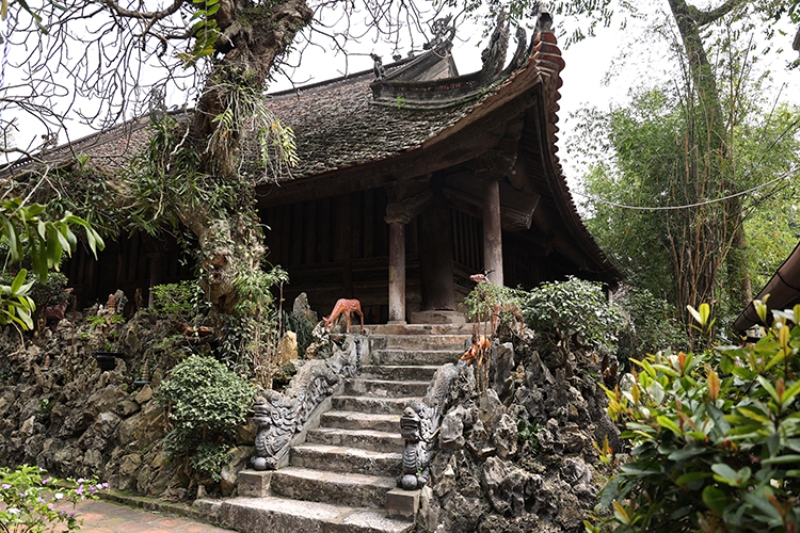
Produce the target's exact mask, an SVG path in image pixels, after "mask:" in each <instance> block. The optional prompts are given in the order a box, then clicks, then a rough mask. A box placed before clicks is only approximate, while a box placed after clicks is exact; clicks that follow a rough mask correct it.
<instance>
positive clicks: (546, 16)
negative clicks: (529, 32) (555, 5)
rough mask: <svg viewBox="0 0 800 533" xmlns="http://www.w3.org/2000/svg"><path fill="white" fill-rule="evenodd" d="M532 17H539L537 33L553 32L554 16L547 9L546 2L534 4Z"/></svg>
mask: <svg viewBox="0 0 800 533" xmlns="http://www.w3.org/2000/svg"><path fill="white" fill-rule="evenodd" d="M531 15H532V16H534V17H537V20H536V33H540V32H549V31H552V28H553V15H551V14H550V11H549V10H548V9H547V4H545V3H544V2H534V3H533V9H532V13H531Z"/></svg>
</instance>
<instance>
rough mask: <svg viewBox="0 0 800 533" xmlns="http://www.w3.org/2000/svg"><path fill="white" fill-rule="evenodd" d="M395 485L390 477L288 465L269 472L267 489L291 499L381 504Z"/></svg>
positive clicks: (363, 504) (361, 504)
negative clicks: (270, 477)
mask: <svg viewBox="0 0 800 533" xmlns="http://www.w3.org/2000/svg"><path fill="white" fill-rule="evenodd" d="M395 485H396V479H395V478H393V477H384V476H370V475H365V474H353V473H345V472H331V471H326V470H311V469H307V468H298V467H295V466H288V467H286V468H281V469H280V470H276V471H275V472H274V473H273V474H272V482H271V483H270V490H271V491H272V494H274V495H275V496H282V497H284V498H292V499H294V500H308V501H313V502H321V503H334V504H337V505H346V506H349V507H377V508H383V507H384V506H385V505H386V493H387V492H388V491H389V490H391V489H392V488H394V486H395Z"/></svg>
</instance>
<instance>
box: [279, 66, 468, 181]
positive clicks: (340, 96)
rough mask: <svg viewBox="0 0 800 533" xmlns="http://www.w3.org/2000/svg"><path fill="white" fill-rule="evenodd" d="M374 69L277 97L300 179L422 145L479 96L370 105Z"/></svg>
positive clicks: (296, 176) (465, 111) (462, 114)
mask: <svg viewBox="0 0 800 533" xmlns="http://www.w3.org/2000/svg"><path fill="white" fill-rule="evenodd" d="M373 81H374V76H373V73H372V71H368V72H365V73H361V74H360V75H357V76H354V77H352V78H350V79H349V80H347V81H346V82H340V83H335V84H331V85H325V86H322V87H317V88H315V89H312V90H310V91H298V92H297V93H295V94H284V95H281V96H276V97H273V98H272V99H271V100H269V101H268V102H267V105H268V106H270V108H271V109H272V111H273V112H274V113H275V115H276V116H277V117H278V118H279V119H281V122H282V123H283V124H285V125H288V126H291V127H292V128H293V129H294V131H295V134H296V142H297V155H298V158H299V163H298V166H297V167H296V168H295V169H294V170H293V171H292V174H293V175H294V177H295V178H303V177H307V176H312V175H315V174H321V173H323V172H327V171H331V170H336V169H341V168H346V167H349V166H352V165H357V164H360V163H364V162H367V161H376V160H380V159H384V158H387V157H391V156H392V155H395V154H399V153H402V152H405V151H407V150H409V149H411V148H415V147H418V146H420V145H421V144H422V143H423V142H424V141H426V140H427V139H429V138H431V137H433V136H434V135H436V134H437V133H439V132H440V131H442V130H443V129H445V128H446V127H448V126H451V125H453V124H455V123H456V122H458V121H459V120H461V119H462V118H463V117H464V115H465V114H466V113H467V112H468V111H469V109H471V108H472V106H474V105H475V100H474V99H473V101H471V102H466V103H462V104H460V105H457V106H455V107H451V108H449V109H439V110H427V111H418V110H410V109H405V108H404V106H403V102H402V101H398V103H397V106H396V107H394V108H392V107H385V106H376V105H373V104H372V103H371V100H372V93H371V91H370V83H372V82H373Z"/></svg>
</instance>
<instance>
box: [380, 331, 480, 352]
mask: <svg viewBox="0 0 800 533" xmlns="http://www.w3.org/2000/svg"><path fill="white" fill-rule="evenodd" d="M471 338H472V336H471V335H430V336H423V335H383V336H380V337H372V338H370V347H371V349H372V350H423V351H428V350H453V351H456V352H457V351H461V352H463V351H464V350H465V348H464V344H465V343H468V342H470V340H471Z"/></svg>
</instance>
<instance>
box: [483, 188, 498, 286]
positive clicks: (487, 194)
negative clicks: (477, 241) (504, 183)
mask: <svg viewBox="0 0 800 533" xmlns="http://www.w3.org/2000/svg"><path fill="white" fill-rule="evenodd" d="M483 268H484V270H486V272H488V273H489V280H490V281H491V282H492V283H494V284H495V285H500V286H502V285H503V224H502V222H501V220H500V182H499V181H496V180H492V179H487V180H484V181H483Z"/></svg>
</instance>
